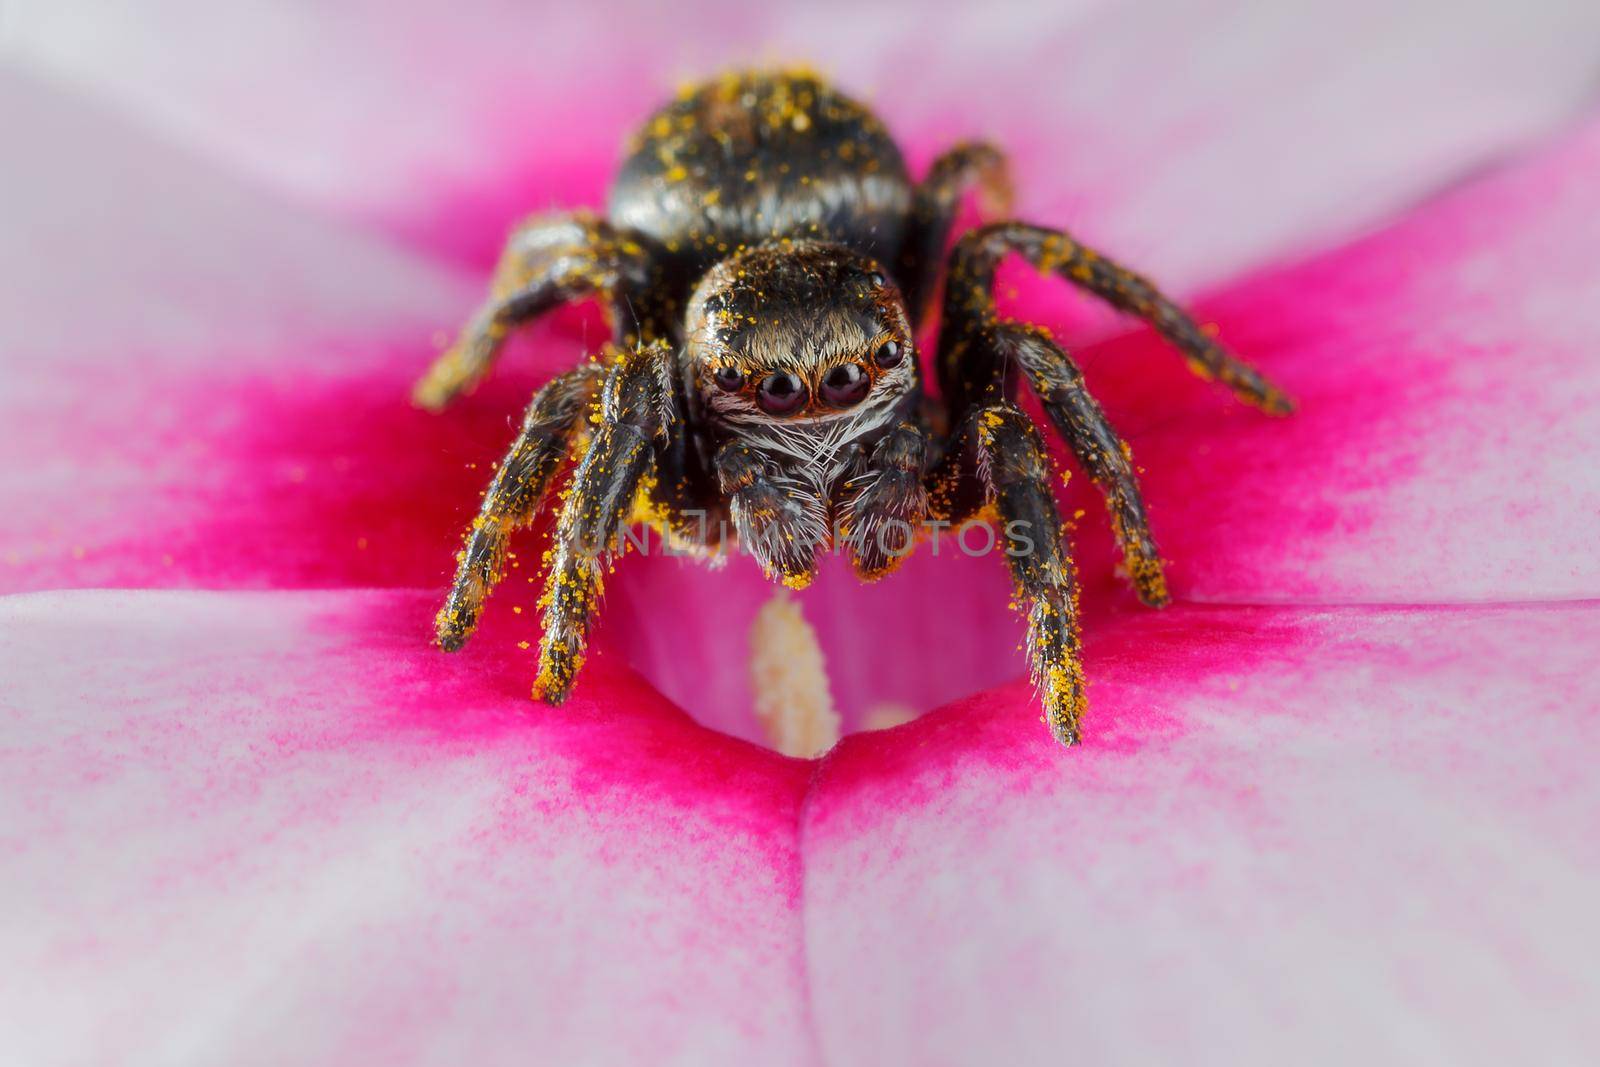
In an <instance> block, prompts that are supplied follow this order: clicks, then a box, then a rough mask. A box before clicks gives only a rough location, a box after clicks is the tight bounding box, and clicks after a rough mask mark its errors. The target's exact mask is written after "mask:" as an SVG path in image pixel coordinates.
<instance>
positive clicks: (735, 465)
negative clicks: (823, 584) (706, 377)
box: [714, 440, 828, 589]
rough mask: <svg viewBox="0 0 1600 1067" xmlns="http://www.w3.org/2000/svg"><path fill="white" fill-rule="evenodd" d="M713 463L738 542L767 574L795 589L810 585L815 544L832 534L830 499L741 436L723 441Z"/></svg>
mask: <svg viewBox="0 0 1600 1067" xmlns="http://www.w3.org/2000/svg"><path fill="white" fill-rule="evenodd" d="M714 465H715V467H716V472H717V480H718V483H719V485H720V487H721V489H722V493H723V495H724V496H725V497H727V498H728V504H729V510H730V512H731V514H732V517H733V528H734V531H735V532H736V533H737V534H738V535H739V544H740V545H741V546H742V547H743V548H744V549H745V550H746V551H749V552H750V553H752V554H753V555H754V556H755V557H756V560H757V562H759V563H760V564H761V569H762V570H763V571H765V572H766V575H767V577H769V578H776V579H778V580H780V581H782V582H783V584H784V585H786V586H788V587H789V588H791V589H803V588H805V587H806V586H808V585H810V584H811V579H812V578H813V577H814V576H815V575H816V567H817V564H816V554H817V549H818V548H819V547H820V546H822V545H824V544H826V543H827V540H828V509H827V505H826V503H825V502H824V501H823V500H822V499H821V498H820V497H818V496H817V495H816V493H815V492H814V491H813V490H811V489H810V488H809V487H807V486H805V485H803V484H802V483H800V482H798V481H796V480H794V479H792V478H787V477H785V476H783V475H782V474H781V473H779V471H778V469H777V467H776V466H775V465H774V464H773V463H772V461H771V460H769V459H767V458H766V457H765V456H763V455H762V454H761V453H760V452H759V451H758V450H756V449H754V448H752V447H750V446H749V445H748V444H745V443H743V442H741V441H738V440H734V441H730V442H728V443H727V444H726V445H724V446H723V447H722V448H721V449H720V450H719V451H718V452H717V455H716V459H715V461H714Z"/></svg>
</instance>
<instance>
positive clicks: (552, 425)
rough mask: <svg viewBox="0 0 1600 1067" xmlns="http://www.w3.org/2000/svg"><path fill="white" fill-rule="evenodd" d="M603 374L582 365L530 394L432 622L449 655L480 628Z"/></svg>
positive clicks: (590, 365) (595, 366)
mask: <svg viewBox="0 0 1600 1067" xmlns="http://www.w3.org/2000/svg"><path fill="white" fill-rule="evenodd" d="M601 374H602V369H601V367H600V365H599V364H598V363H586V364H584V365H583V366H581V367H579V368H577V369H576V370H572V371H568V372H567V373H566V374H563V375H561V376H560V377H558V378H555V379H552V380H551V381H550V382H548V383H547V384H546V385H545V386H544V388H542V389H540V390H539V391H538V392H537V393H535V394H534V397H533V401H532V402H531V403H530V404H529V405H528V413H527V415H526V416H524V418H523V420H522V430H521V432H520V433H518V434H517V439H516V440H515V441H514V442H513V443H512V445H511V448H510V450H509V451H508V452H507V453H506V455H505V458H504V459H502V460H501V461H500V467H499V470H497V471H496V472H495V476H494V480H493V481H491V482H490V483H489V489H488V492H486V493H485V494H484V497H483V506H482V507H480V508H479V509H478V514H477V517H476V518H474V519H473V520H472V526H471V527H470V528H469V529H468V530H467V543H466V545H465V547H464V548H462V550H461V552H460V554H459V555H458V556H457V557H456V559H457V567H456V577H455V581H454V583H453V584H452V585H451V586H450V595H449V596H448V597H447V598H446V599H445V603H444V607H443V608H441V609H440V610H439V615H438V617H437V618H436V619H435V630H436V633H437V637H438V641H439V647H441V648H443V649H444V650H445V651H446V652H454V651H456V650H457V649H459V648H460V647H461V646H462V645H464V644H465V643H466V640H467V638H468V637H470V636H471V635H472V631H473V630H474V629H475V628H476V627H477V625H478V617H479V615H480V614H481V613H482V611H483V603H484V601H485V600H486V599H487V598H488V596H489V593H490V592H491V591H493V589H494V587H495V584H496V583H497V582H499V580H500V574H501V570H502V568H503V567H504V566H505V559H506V545H507V542H508V540H509V539H510V536H511V531H512V530H514V529H516V528H517V527H519V526H523V525H525V524H526V523H528V522H529V521H530V520H531V519H532V518H533V516H534V515H535V514H536V513H537V511H538V509H539V505H540V503H541V502H542V501H543V499H544V494H545V489H546V487H548V486H549V484H550V479H551V478H552V477H553V476H554V475H555V473H556V470H557V469H558V468H559V467H560V466H561V461H562V459H563V458H565V456H566V454H567V450H568V443H569V441H570V439H571V436H572V431H573V428H574V426H575V425H576V424H577V422H578V419H579V418H580V417H581V416H582V414H583V412H584V410H585V408H587V407H588V405H589V401H590V399H591V397H592V396H593V394H594V389H595V387H596V386H597V385H598V384H599V381H600V376H601Z"/></svg>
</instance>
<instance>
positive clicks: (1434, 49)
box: [9, 0, 1600, 286]
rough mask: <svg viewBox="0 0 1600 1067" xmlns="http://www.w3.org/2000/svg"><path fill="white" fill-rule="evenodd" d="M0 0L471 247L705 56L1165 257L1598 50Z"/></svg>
mask: <svg viewBox="0 0 1600 1067" xmlns="http://www.w3.org/2000/svg"><path fill="white" fill-rule="evenodd" d="M13 7H14V8H15V9H16V10H15V12H14V14H13V16H12V18H11V19H10V20H9V22H10V37H11V40H12V43H13V47H12V51H13V54H14V55H15V56H16V57H17V59H18V60H19V61H20V62H23V63H27V64H28V65H30V66H32V67H33V68H35V69H38V70H42V71H46V72H48V73H49V74H50V75H51V76H52V77H57V78H61V79H63V80H65V81H68V82H70V83H71V84H74V85H79V86H82V87H84V88H86V89H87V90H89V91H91V92H93V93H95V94H96V95H98V96H101V97H103V98H105V99H107V100H109V101H112V102H113V103H114V104H115V106H117V107H118V108H120V109H122V110H124V111H125V112H126V113H128V114H130V115H132V116H134V117H136V118H138V119H139V120H141V121H145V122H148V123H151V124H153V125H156V126H158V127H160V128H162V129H164V130H167V131H170V132H171V133H172V134H174V135H175V136H178V137H180V138H182V139H183V140H184V141H185V142H187V143H189V144H191V145H193V146H196V147H197V148H198V149H200V150H201V151H204V152H205V153H207V154H208V155H209V156H211V157H213V158H216V159H219V160H222V161H225V162H226V163H227V165H229V166H230V167H233V168H235V169H237V170H239V171H241V172H243V173H248V174H249V175H251V176H252V177H254V178H256V179H259V180H261V181H263V182H266V183H270V184H271V185H273V186H275V187H277V188H281V189H287V190H290V191H292V192H293V193H295V194H296V195H298V196H301V197H303V198H305V199H308V200H310V201H312V202H315V203H318V204H323V205H327V206H329V207H332V208H334V209H335V210H339V211H341V212H343V213H347V214H353V215H356V216H359V217H363V218H367V219H372V220H374V221H377V222H379V223H381V224H382V225H384V226H386V227H391V228H394V229H397V230H398V231H399V232H401V233H404V234H405V235H407V236H408V237H409V238H411V239H414V240H418V241H421V242H423V243H425V244H427V245H429V246H431V247H435V248H440V249H445V250H449V251H451V252H453V253H457V254H460V255H463V256H466V257H469V258H471V259H474V260H476V261H479V262H487V261H488V260H489V259H490V258H492V256H493V255H494V253H495V251H496V250H497V247H498V243H499V241H500V238H501V235H502V234H503V232H504V230H505V228H506V226H507V225H509V224H510V222H511V221H512V220H514V219H516V218H518V217H520V216H521V215H523V214H525V213H527V212H528V211H530V210H537V209H543V208H546V207H549V206H552V205H555V206H567V207H570V206H575V205H579V204H586V203H598V202H599V201H600V199H601V196H602V193H603V190H604V187H605V184H606V182H607V181H608V179H609V177H610V174H611V170H612V168H613V166H614V163H615V160H616V158H617V155H618V151H619V146H620V144H621V142H622V139H623V137H624V135H625V134H626V132H627V131H629V130H631V129H632V128H633V126H634V125H635V124H637V123H638V122H639V121H640V119H641V118H642V117H643V115H644V114H646V112H647V111H648V110H649V109H650V108H652V107H654V106H655V105H656V103H657V102H658V100H659V99H660V98H661V96H662V95H663V94H665V93H668V92H670V91H671V90H673V89H674V88H675V87H676V86H677V85H678V84H679V83H680V82H681V81H683V80H685V79H688V78H693V77H698V76H703V75H704V74H706V73H707V72H708V71H712V70H716V69H718V68H722V67H727V66H731V65H748V64H750V63H760V62H766V63H775V62H789V63H792V62H806V63H812V64H815V65H817V66H818V67H819V68H821V69H822V70H823V71H825V72H826V73H828V74H830V75H832V76H834V77H836V78H837V79H839V80H840V81H841V82H843V83H844V84H846V85H848V86H850V87H852V88H853V89H854V90H855V91H857V92H859V93H861V94H863V95H865V96H866V97H867V98H868V99H870V100H871V101H872V103H873V104H874V106H875V107H878V108H880V109H881V110H882V112H883V113H884V114H885V116H886V117H887V118H888V119H889V120H890V122H891V124H892V126H893V127H894V128H895V129H896V130H897V131H898V132H899V133H900V135H901V136H902V137H903V138H905V139H906V140H907V141H908V142H909V143H910V144H911V145H912V147H913V153H914V155H916V156H917V158H918V159H920V160H925V159H927V158H929V157H930V156H931V154H932V153H933V152H935V151H937V150H938V149H939V148H941V147H943V146H944V145H946V144H948V143H949V142H950V141H951V140H952V139H953V138H955V137H958V136H974V135H978V136H988V137H992V138H995V139H997V140H998V141H1000V142H1001V143H1002V144H1003V145H1005V146H1006V148H1007V149H1008V150H1009V151H1011V152H1012V153H1013V154H1014V155H1015V156H1016V159H1017V163H1018V166H1019V183H1018V185H1019V189H1020V191H1021V194H1022V204H1023V207H1024V208H1025V210H1026V211H1027V212H1028V213H1030V214H1032V215H1035V216H1038V217H1039V218H1040V220H1041V221H1046V222H1054V223H1060V224H1064V225H1070V226H1073V227H1075V228H1078V229H1080V230H1081V231H1083V233H1084V235H1085V236H1088V237H1091V238H1093V239H1094V240H1097V241H1100V242H1102V243H1105V244H1107V245H1109V246H1111V247H1113V248H1116V249H1118V250H1120V251H1121V252H1123V253H1124V254H1125V255H1128V256H1130V257H1133V258H1135V259H1137V260H1138V261H1139V262H1140V263H1141V264H1143V265H1145V266H1147V267H1148V268H1149V269H1151V270H1153V271H1157V272H1159V274H1160V276H1161V277H1163V278H1165V279H1167V280H1168V281H1169V282H1170V283H1171V284H1175V285H1183V286H1188V285H1192V284H1195V283H1201V282H1208V281H1209V282H1213V283H1214V282H1216V281H1218V280H1220V279H1221V278H1222V277H1224V276H1225V275H1227V274H1230V273H1232V272H1233V271H1235V270H1237V269H1239V268H1240V267H1241V266H1244V265H1248V264H1254V263H1259V262H1261V261H1262V260H1263V259H1265V258H1267V257H1270V256H1272V255H1274V254H1282V252H1283V251H1284V250H1286V249H1289V248H1293V247H1298V246H1302V245H1303V244H1304V243H1305V242H1307V241H1308V240H1326V239H1329V238H1331V237H1334V236H1337V235H1339V234H1341V233H1343V232H1345V231H1347V230H1348V228H1349V227H1350V226H1352V225H1355V224H1359V223H1360V222H1362V221H1365V220H1370V219H1374V218H1379V217H1382V216H1384V215H1385V214H1387V213H1389V212H1392V211H1394V210H1395V209H1396V208H1398V207H1402V206H1404V205H1406V204H1408V203H1409V202H1410V201H1411V200H1413V199H1415V198H1416V197H1418V196H1419V195H1421V194H1423V193H1426V192H1429V191H1432V190H1434V189H1436V188H1438V187H1439V185H1440V184H1441V183H1442V182H1445V181H1448V180H1450V179H1451V178H1453V177H1454V176H1455V175H1456V174H1458V173H1460V171H1461V170H1462V169H1464V168H1467V167H1471V166H1473V165H1475V164H1477V163H1480V162H1482V161H1483V160H1485V159H1488V158H1492V157H1494V156H1495V155H1496V154H1498V153H1500V152H1504V151H1506V150H1507V149H1510V148H1513V147H1517V146H1521V145H1525V144H1527V143H1528V141H1529V139H1530V137H1532V136H1535V135H1538V134H1541V133H1543V132H1547V131H1548V130H1549V129H1551V128H1552V127H1553V126H1554V125H1556V124H1558V123H1559V122H1561V121H1562V120H1563V119H1564V118H1565V117H1567V116H1568V115H1570V114H1571V113H1572V111H1573V110H1574V108H1576V107H1578V106H1579V105H1580V104H1581V102H1582V101H1584V100H1586V99H1587V98H1588V97H1589V96H1590V94H1591V93H1592V89H1593V78H1594V70H1595V68H1596V64H1597V63H1600V45H1597V44H1596V43H1595V42H1596V41H1600V10H1596V9H1595V8H1594V6H1593V5H1586V4H1581V3H1571V2H1568V0H1530V2H1527V3H1522V4H1518V5H1506V4H1486V3H1468V4H1462V3H1457V2H1452V0H1426V2H1413V3H1408V4H1404V5H1396V4H1392V3H1384V2H1380V0H1354V2H1347V3H1342V4H1338V5H1329V4H1320V3H1314V2H1299V0H1296V2H1289V3H1253V2H1238V0H1206V2H1202V3H1188V2H1177V0H1156V2H1148V0H1146V2H1138V3H1115V4H1113V3H1105V2H1102V0H1079V2H1075V3H1066V4H1054V5H1041V4H1036V3H1026V2H1007V3H998V4H983V5H969V4H956V3H942V2H941V3H932V4H929V3H892V4H875V5H872V6H871V7H870V8H869V7H864V6H862V5H860V4H853V3H847V2H837V0H824V2H820V3H808V4H804V5H791V6H781V5H750V4H738V3H732V2H728V0H710V2H705V0H700V2H692V3H679V4H672V5H666V6H663V5H659V4H624V5H620V6H618V5H607V6H604V7H600V6H584V5H550V4H539V5H510V4H504V3H498V2H494V0H472V2H466V3H453V4H450V5H448V6H443V7H423V6H415V5H405V6H397V5H394V4H386V3H376V2H371V0H363V2H360V3H345V4H340V5H339V6H338V8H337V9H336V10H334V11H329V10H326V9H324V8H312V7H300V6H293V5H285V4H278V3H270V2H251V3H243V4H239V3H236V4H230V5H228V7H227V8H226V10H224V9H222V8H218V7H216V6H214V5H210V4H205V3H199V2H195V0H179V2H173V0H163V2H161V3H159V4H155V5H151V4H141V5H139V7H138V8H137V9H134V8H129V7H127V6H125V5H119V4H115V3H89V4H76V5H71V6H70V7H69V6H64V5H60V4H51V3H48V2H47V0H33V2H24V3H18V4H13ZM174 26H181V27H182V32H179V33H174V32H171V31H170V27H174ZM464 218H466V219H470V220H472V221H471V224H470V225H463V219H464Z"/></svg>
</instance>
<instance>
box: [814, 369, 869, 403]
mask: <svg viewBox="0 0 1600 1067" xmlns="http://www.w3.org/2000/svg"><path fill="white" fill-rule="evenodd" d="M870 388H872V379H871V378H869V377H867V372H866V370H865V369H864V368H863V367H862V366H861V364H859V363H841V364H839V365H838V366H837V367H835V368H833V369H832V370H831V371H829V372H828V376H827V377H826V378H824V379H822V399H824V400H826V401H827V402H828V403H830V404H832V405H833V406H834V407H836V408H847V407H849V406H850V405H852V404H859V403H861V400H862V398H863V397H865V396H866V395H867V390H868V389H870Z"/></svg>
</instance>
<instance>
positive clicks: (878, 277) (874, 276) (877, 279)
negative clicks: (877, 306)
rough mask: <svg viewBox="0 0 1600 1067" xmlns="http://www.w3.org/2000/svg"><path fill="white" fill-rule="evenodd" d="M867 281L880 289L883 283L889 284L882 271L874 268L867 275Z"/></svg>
mask: <svg viewBox="0 0 1600 1067" xmlns="http://www.w3.org/2000/svg"><path fill="white" fill-rule="evenodd" d="M867 281H869V282H871V283H872V284H873V285H876V286H877V287H878V288H879V289H882V288H883V287H884V286H885V285H888V284H889V279H887V278H885V277H884V276H883V272H882V271H876V270H875V271H873V272H872V273H871V274H869V275H867Z"/></svg>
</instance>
